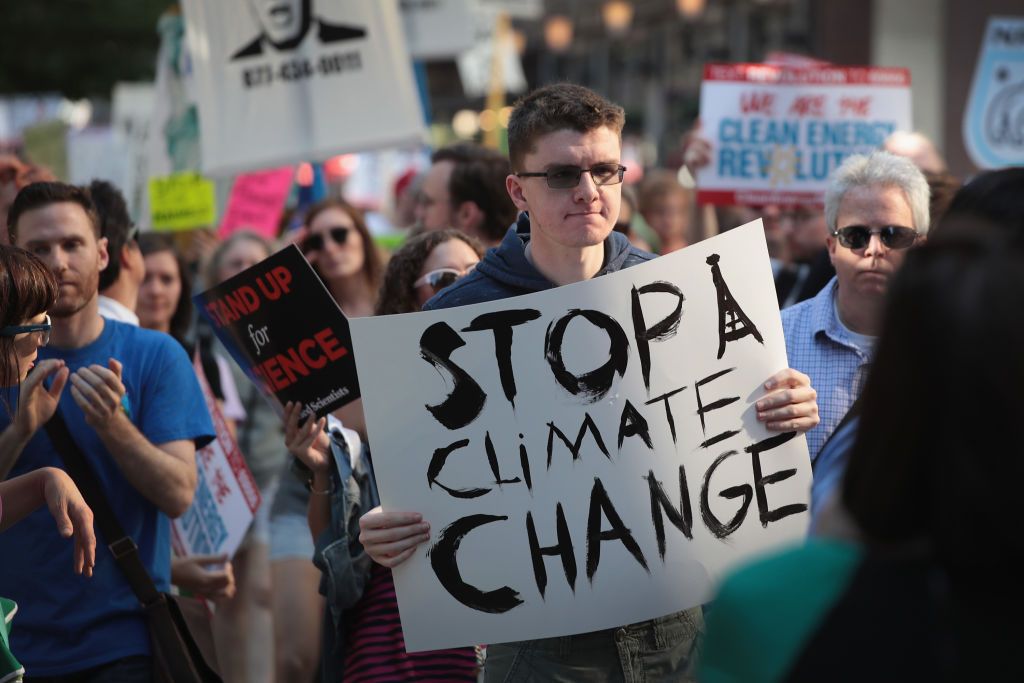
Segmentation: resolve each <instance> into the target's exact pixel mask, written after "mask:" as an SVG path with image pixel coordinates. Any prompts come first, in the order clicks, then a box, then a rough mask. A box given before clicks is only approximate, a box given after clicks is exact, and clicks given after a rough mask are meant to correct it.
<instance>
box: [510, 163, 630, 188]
mask: <svg viewBox="0 0 1024 683" xmlns="http://www.w3.org/2000/svg"><path fill="white" fill-rule="evenodd" d="M584 172H586V173H589V174H590V177H591V178H593V179H594V184H595V185H597V186H601V185H618V184H619V183H621V182H622V177H623V175H625V173H626V167H625V166H620V165H619V164H595V165H593V166H591V167H590V168H580V167H579V166H555V167H553V168H549V169H548V170H546V171H544V172H543V173H525V172H524V173H516V177H517V178H544V179H545V180H547V182H548V187H550V188H551V189H552V190H566V189H569V188H571V187H576V186H577V185H579V184H580V178H582V177H583V173H584Z"/></svg>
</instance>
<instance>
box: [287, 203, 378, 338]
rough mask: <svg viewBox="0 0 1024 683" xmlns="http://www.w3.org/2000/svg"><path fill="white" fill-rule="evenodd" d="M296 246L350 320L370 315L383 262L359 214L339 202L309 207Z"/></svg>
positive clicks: (352, 208)
mask: <svg viewBox="0 0 1024 683" xmlns="http://www.w3.org/2000/svg"><path fill="white" fill-rule="evenodd" d="M304 230H305V235H304V236H303V237H302V238H301V241H300V242H299V246H300V247H301V249H302V253H303V254H305V255H306V258H307V259H308V260H309V262H310V264H311V265H312V266H313V268H314V270H316V272H317V275H319V276H320V279H321V280H323V282H324V284H325V285H326V286H327V289H328V291H330V293H331V296H332V297H334V300H335V301H336V302H337V303H338V306H340V307H341V310H342V311H344V312H345V315H347V316H348V317H350V318H359V317H362V316H367V315H373V309H374V302H375V301H376V299H377V289H378V288H379V286H380V278H381V272H382V271H383V261H382V259H381V257H380V253H379V252H378V251H377V247H376V245H375V244H374V242H373V237H372V236H371V235H370V231H369V229H368V228H367V227H366V221H365V220H364V219H363V214H362V212H360V211H359V210H358V209H356V208H355V207H354V206H352V205H351V204H349V203H348V202H346V201H345V200H343V199H326V200H324V201H322V202H320V203H318V204H315V205H313V206H312V207H310V209H309V212H308V213H307V214H306V225H305V228H304Z"/></svg>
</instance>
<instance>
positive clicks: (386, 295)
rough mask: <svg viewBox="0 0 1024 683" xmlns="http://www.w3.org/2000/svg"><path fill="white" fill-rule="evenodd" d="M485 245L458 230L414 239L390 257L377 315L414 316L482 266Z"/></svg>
mask: <svg viewBox="0 0 1024 683" xmlns="http://www.w3.org/2000/svg"><path fill="white" fill-rule="evenodd" d="M483 255H484V247H483V245H482V244H481V243H480V242H479V241H478V240H476V239H474V238H472V237H469V236H468V235H465V234H463V233H461V232H459V231H458V230H437V231H434V232H426V233H423V234H422V235H418V236H416V237H413V238H412V239H410V240H409V241H408V242H406V243H405V244H404V245H403V246H402V248H401V249H399V250H398V251H396V252H395V253H394V254H392V255H391V259H390V260H389V261H388V268H387V271H386V272H385V273H384V284H383V286H382V287H381V293H380V299H379V300H378V301H377V315H391V314H393V313H412V312H414V311H418V310H420V309H421V308H423V304H425V303H427V301H428V300H429V299H430V298H431V297H432V296H434V295H435V294H437V293H438V292H440V291H441V290H442V289H444V288H445V287H448V286H449V285H452V284H454V283H455V282H456V281H457V280H459V279H460V278H462V277H463V276H464V275H466V273H468V272H470V271H471V270H472V269H473V268H475V267H476V264H477V263H479V262H480V258H481V257H482V256H483Z"/></svg>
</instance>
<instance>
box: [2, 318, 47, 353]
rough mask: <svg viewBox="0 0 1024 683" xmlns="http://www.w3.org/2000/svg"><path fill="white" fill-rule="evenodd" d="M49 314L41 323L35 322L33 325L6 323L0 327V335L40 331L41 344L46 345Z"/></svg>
mask: <svg viewBox="0 0 1024 683" xmlns="http://www.w3.org/2000/svg"><path fill="white" fill-rule="evenodd" d="M51 327H52V324H51V323H50V316H49V315H47V316H46V320H44V321H43V322H41V323H35V324H33V325H8V326H6V327H0V337H15V336H17V335H19V334H24V333H25V332H42V333H43V334H42V340H41V341H42V345H43V346H46V345H47V344H49V343H50V328H51Z"/></svg>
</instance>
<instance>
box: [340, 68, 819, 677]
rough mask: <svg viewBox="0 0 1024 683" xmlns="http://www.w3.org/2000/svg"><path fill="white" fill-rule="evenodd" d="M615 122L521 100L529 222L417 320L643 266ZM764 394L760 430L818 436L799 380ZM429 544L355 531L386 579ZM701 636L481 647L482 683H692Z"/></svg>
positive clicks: (573, 95) (516, 176)
mask: <svg viewBox="0 0 1024 683" xmlns="http://www.w3.org/2000/svg"><path fill="white" fill-rule="evenodd" d="M624 120H625V116H624V113H623V110H622V108H621V107H618V106H616V105H614V104H612V103H610V102H608V101H607V100H605V99H604V98H602V97H600V96H599V95H597V94H596V93H594V92H592V91H590V90H588V89H586V88H583V87H580V86H576V85H568V84H561V85H554V86H548V87H544V88H541V89H539V90H536V91H534V92H533V93H531V94H529V95H527V96H526V97H524V98H523V99H521V100H520V101H519V102H518V103H517V104H516V106H515V108H514V110H513V112H512V116H511V119H510V121H509V157H510V160H511V165H512V169H513V174H512V175H510V176H509V178H508V190H509V194H510V196H511V197H512V200H513V201H514V202H515V204H516V207H517V208H518V209H519V210H520V211H521V212H528V214H527V213H521V214H520V218H519V221H518V223H517V225H515V226H513V227H512V228H511V229H510V230H509V231H508V233H507V234H506V236H505V239H504V240H503V242H502V244H501V246H500V247H498V248H497V249H496V250H493V251H490V252H488V253H487V255H486V256H485V258H484V260H483V261H481V262H480V264H479V265H478V266H477V267H476V269H474V271H473V272H472V273H470V274H469V275H467V276H466V277H464V278H462V280H460V281H459V282H457V283H456V284H454V285H452V286H451V287H449V288H447V289H445V290H444V291H442V292H441V293H440V294H439V295H438V296H436V297H434V298H433V299H431V301H430V302H428V303H427V305H426V306H425V307H424V308H425V309H426V310H432V309H437V308H447V307H451V306H460V305H465V304H471V303H479V302H483V301H493V300H496V299H503V298H506V297H510V296H515V295H518V294H528V293H531V292H537V291H543V290H546V289H550V288H552V287H556V286H559V285H563V284H570V283H573V282H579V281H582V280H588V279H590V278H593V277H599V276H601V275H603V274H606V273H611V272H616V271H619V270H621V269H623V268H627V267H630V266H633V265H638V264H640V263H643V262H645V261H647V260H649V259H650V258H652V256H651V255H650V254H646V253H644V252H641V251H638V250H636V249H635V248H633V247H631V246H630V244H629V241H628V240H627V239H626V238H625V237H624V236H623V235H621V234H619V233H617V232H614V230H613V226H614V224H615V221H616V219H617V218H618V214H619V198H620V189H621V182H622V177H623V173H624V168H623V167H622V166H621V164H620V163H619V159H620V156H621V132H622V126H623V124H624ZM767 386H768V387H769V388H770V393H769V394H768V395H767V396H765V397H762V398H761V399H759V400H758V402H757V404H756V405H757V415H758V419H759V420H761V421H763V422H764V423H765V425H766V426H767V427H768V428H769V429H772V430H777V431H792V430H797V431H801V432H803V431H807V430H808V429H810V428H811V427H813V426H814V425H815V424H817V421H818V419H817V406H816V404H815V402H814V390H813V389H811V387H810V385H809V383H808V380H807V377H806V376H805V375H802V374H800V373H798V372H796V371H793V370H788V369H787V370H783V371H781V372H780V373H778V374H776V375H775V376H774V377H772V378H771V379H770V380H769V381H768V383H767ZM396 507H398V508H399V509H400V506H396ZM429 537H430V535H429V528H428V525H427V524H426V523H424V522H423V521H422V518H421V516H420V515H418V514H413V513H407V512H399V511H397V510H392V511H388V512H383V511H382V510H380V508H376V509H374V510H371V511H370V512H368V513H367V514H365V515H364V516H363V517H362V518H361V520H360V540H361V542H362V543H363V546H364V548H365V550H366V552H367V553H368V554H369V555H370V556H371V557H372V558H373V559H374V560H375V561H376V562H378V563H379V564H382V565H384V566H386V567H394V566H396V565H398V564H400V563H401V562H403V561H405V560H406V559H408V558H409V557H410V556H411V555H412V553H414V552H416V550H417V547H418V545H419V544H420V543H422V542H423V541H425V540H427V539H428V538H429ZM702 625H703V618H702V616H701V610H700V608H695V609H691V610H687V611H684V612H679V613H675V614H670V615H668V616H665V617H662V618H659V619H652V620H648V621H646V622H643V623H640V624H632V625H628V626H623V627H622V628H619V629H607V630H603V631H597V632H594V633H590V634H584V635H578V636H572V638H570V639H561V638H550V639H541V640H533V641H525V642H521V643H508V644H503V645H493V644H491V645H489V646H488V656H487V664H486V671H485V675H486V679H487V680H488V681H492V680H493V681H519V680H524V681H525V680H552V679H557V678H559V677H561V678H563V679H565V680H580V679H584V678H585V679H587V680H593V681H606V680H607V681H611V680H651V679H660V680H683V679H687V678H689V677H692V672H691V671H688V668H689V666H690V662H691V661H692V658H693V656H694V648H695V643H696V640H697V635H698V633H699V632H700V630H701V628H702ZM616 634H618V635H616Z"/></svg>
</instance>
